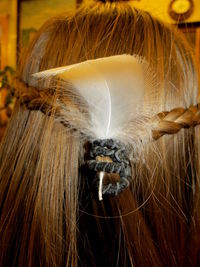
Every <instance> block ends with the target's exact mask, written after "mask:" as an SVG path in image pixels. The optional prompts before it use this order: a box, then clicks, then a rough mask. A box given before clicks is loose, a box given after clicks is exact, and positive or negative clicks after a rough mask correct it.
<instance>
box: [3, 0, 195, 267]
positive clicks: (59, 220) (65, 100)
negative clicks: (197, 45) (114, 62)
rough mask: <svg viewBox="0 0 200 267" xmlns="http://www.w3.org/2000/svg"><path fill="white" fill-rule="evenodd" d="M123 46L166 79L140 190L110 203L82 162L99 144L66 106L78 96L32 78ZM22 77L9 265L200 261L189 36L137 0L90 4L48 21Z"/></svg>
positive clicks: (141, 163) (8, 138) (6, 235)
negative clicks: (73, 124)
mask: <svg viewBox="0 0 200 267" xmlns="http://www.w3.org/2000/svg"><path fill="white" fill-rule="evenodd" d="M104 2H105V3H104ZM121 54H131V55H138V56H141V57H144V58H145V60H146V61H147V62H148V63H149V65H150V67H151V68H152V70H153V71H154V73H156V74H157V77H158V78H159V83H158V88H156V89H155V90H156V92H158V94H156V97H157V98H158V99H157V100H156V103H158V104H157V105H153V103H155V102H154V98H155V95H154V94H152V95H151V96H150V97H151V98H152V99H150V103H152V107H149V110H150V112H151V110H152V114H151V115H152V118H153V119H154V122H155V128H154V130H153V131H152V129H150V130H149V131H150V133H151V136H152V140H151V142H148V143H141V145H139V146H138V147H137V153H136V154H135V155H134V157H133V158H132V159H131V173H132V177H131V181H130V186H129V187H128V188H127V189H125V190H123V191H122V192H121V193H120V194H119V195H117V196H110V195H105V197H104V199H103V201H99V200H98V198H97V197H96V193H95V192H96V184H95V181H94V179H93V176H92V174H91V173H90V171H88V169H86V168H83V167H82V166H83V165H84V161H85V151H86V150H87V147H85V145H86V144H87V141H88V140H87V138H84V137H82V136H81V134H80V132H79V131H78V130H76V129H72V128H70V122H69V123H67V119H66V117H65V116H66V114H67V112H63V108H66V107H67V105H74V103H73V101H72V99H73V98H72V97H70V96H69V95H67V93H66V92H65V91H64V89H63V87H62V85H61V84H60V82H59V81H56V82H52V83H51V81H48V82H46V81H40V80H39V81H38V80H36V79H35V78H34V77H33V76H32V74H34V73H36V72H39V71H43V70H46V69H50V68H56V67H60V66H66V65H70V64H74V63H79V62H82V61H85V60H89V59H96V58H101V57H108V56H112V55H121ZM17 76H18V79H17V80H16V81H15V87H16V91H15V94H16V95H17V97H18V101H16V104H15V108H14V111H13V114H12V117H11V119H10V121H9V125H8V127H7V130H6V133H5V136H4V138H3V140H2V143H1V147H0V266H6V267H9V266H16V267H22V266H27V267H35V266H45V267H61V266H67V267H77V266H81V267H84V266H97V267H98V266H124V267H128V266H136V267H137V266H141V267H146V266H155V267H156V266H157V267H162V266H163V267H164V266H166V267H167V266H172V267H173V266H178V267H185V266H199V264H200V258H199V252H200V242H199V239H198V236H199V234H200V225H199V221H200V215H199V210H200V183H199V178H198V177H199V167H200V166H199V162H200V160H199V151H200V141H199V136H200V127H199V126H196V125H197V124H199V106H198V105H197V94H198V80H197V71H196V65H195V61H194V57H193V54H192V51H191V49H190V47H189V45H188V44H187V42H186V41H185V39H184V38H183V36H182V35H181V33H179V32H178V30H176V29H175V28H173V27H171V26H168V25H165V23H163V22H161V21H159V20H158V19H156V18H154V17H152V16H151V15H150V14H149V13H148V12H145V11H141V10H137V9H135V8H134V7H133V6H132V5H131V3H129V2H128V1H119V2H117V1H90V2H89V3H88V4H86V3H85V4H84V5H83V6H81V7H80V8H79V9H77V10H76V11H74V12H73V13H68V14H66V15H63V16H59V17H58V18H54V19H51V20H49V21H48V22H46V23H45V24H44V25H43V26H42V27H41V29H40V30H39V31H38V33H37V34H36V36H35V38H34V40H33V41H32V42H31V44H30V45H29V47H28V49H27V50H26V51H25V52H24V53H23V56H22V57H21V61H20V63H19V68H18V74H17ZM49 82H50V83H51V84H50V85H49ZM62 89H63V90H62ZM58 100H59V101H58ZM75 108H78V107H76V106H75ZM60 122H61V123H60ZM141 126H142V127H148V125H147V124H145V118H141V119H140V121H139V122H138V128H137V127H136V129H135V131H136V133H137V134H142V133H140V132H139V130H138V129H141ZM191 126H196V127H191ZM137 131H138V132H137ZM94 189H95V190H94Z"/></svg>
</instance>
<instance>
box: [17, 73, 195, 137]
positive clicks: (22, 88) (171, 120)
mask: <svg viewBox="0 0 200 267" xmlns="http://www.w3.org/2000/svg"><path fill="white" fill-rule="evenodd" d="M12 93H13V94H14V95H15V97H16V98H17V99H18V100H19V101H20V102H21V103H22V104H24V105H25V106H26V108H28V109H30V110H41V111H42V112H43V113H44V114H47V115H51V114H52V113H53V114H54V116H55V117H57V118H58V120H59V121H60V123H62V124H63V125H64V126H67V127H70V122H68V121H66V119H65V117H64V116H63V112H62V107H61V105H59V103H58V105H56V106H55V103H53V100H52V98H53V95H54V90H53V89H50V88H45V91H44V88H42V89H40V88H35V87H32V86H29V85H28V84H26V83H25V82H23V81H22V80H20V79H18V78H15V79H14V80H13V86H12ZM59 100H60V99H59ZM57 101H58V99H57ZM53 110H54V112H52V111H53ZM153 120H155V121H156V122H157V123H156V126H155V128H154V129H153V130H152V137H153V139H154V140H157V139H159V138H160V137H162V136H163V135H165V134H175V133H177V132H179V131H180V130H181V129H182V128H189V127H194V126H196V125H198V124H200V104H197V105H196V106H190V107H189V108H181V107H180V108H174V109H172V110H170V111H163V112H160V113H158V114H157V115H156V116H155V117H154V118H153ZM70 128H71V127H70Z"/></svg>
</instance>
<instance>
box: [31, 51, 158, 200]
mask: <svg viewBox="0 0 200 267" xmlns="http://www.w3.org/2000/svg"><path fill="white" fill-rule="evenodd" d="M33 76H34V77H35V78H43V79H48V78H50V79H51V80H53V79H54V80H55V79H59V82H60V83H61V84H62V90H63V91H62V92H65V93H66V95H68V96H72V97H73V100H74V102H76V105H77V107H78V109H79V110H82V112H79V113H77V110H76V111H75V110H74V108H73V107H72V108H70V109H69V108H68V107H66V108H67V112H66V116H67V117H68V121H69V122H70V123H71V124H72V125H73V126H74V128H76V129H78V130H79V131H80V132H81V133H83V134H84V135H85V136H86V137H87V138H88V140H95V141H92V151H91V160H90V161H89V162H88V167H89V168H90V169H93V170H95V171H97V172H99V199H100V200H101V199H102V194H115V195H117V194H118V193H119V192H121V191H122V189H124V188H125V187H127V186H128V185H129V177H130V173H131V172H130V166H129V163H128V157H127V154H126V149H125V146H124V145H123V143H126V144H127V147H128V146H129V147H131V146H134V145H135V143H134V142H135V140H136V139H138V140H140V134H138V136H137V135H136V134H135V124H137V120H138V117H139V120H140V119H141V115H144V113H143V110H142V108H141V107H142V106H144V101H145V92H146V89H147V87H148V89H149V88H151V89H152V87H153V86H154V85H155V84H154V82H153V80H152V76H153V75H152V72H151V71H150V69H149V68H148V65H147V63H146V62H145V61H144V60H143V59H142V58H140V57H138V56H133V55H116V56H110V57H105V58H98V59H94V60H87V61H84V62H81V63H78V64H74V65H70V66H64V67H60V68H55V69H50V70H46V71H42V72H39V73H36V74H34V75H33ZM145 77H148V79H147V80H145ZM138 124H139V123H138ZM140 124H141V123H140ZM133 140H134V141H133ZM111 144H112V145H111ZM122 152H123V153H122ZM99 153H100V154H99ZM123 154H124V155H123ZM122 155H123V156H122ZM107 173H111V174H112V175H111V176H112V177H113V176H114V174H113V173H115V176H116V174H118V176H119V177H118V179H117V182H112V183H111V182H109V183H108V184H107V185H106V179H104V178H106V177H107V176H108V175H107ZM104 176H105V177H104ZM103 181H104V183H103Z"/></svg>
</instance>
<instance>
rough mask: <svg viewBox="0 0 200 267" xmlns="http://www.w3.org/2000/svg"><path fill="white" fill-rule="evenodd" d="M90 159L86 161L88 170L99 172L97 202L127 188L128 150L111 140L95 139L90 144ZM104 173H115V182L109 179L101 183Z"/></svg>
mask: <svg viewBox="0 0 200 267" xmlns="http://www.w3.org/2000/svg"><path fill="white" fill-rule="evenodd" d="M90 157H91V159H90V160H88V161H87V165H88V168H89V169H91V170H94V171H96V172H99V176H100V180H99V192H98V193H99V200H102V195H104V194H110V195H118V194H119V193H120V192H121V191H123V190H124V189H125V188H127V187H128V186H129V183H130V177H131V166H130V161H129V158H128V148H127V147H126V146H125V145H124V144H122V143H121V142H119V141H117V140H113V139H97V140H94V141H92V142H91V150H90ZM104 173H115V174H118V177H117V175H116V176H115V178H116V179H115V181H112V179H109V180H108V181H107V183H103V178H104V175H103V174H104Z"/></svg>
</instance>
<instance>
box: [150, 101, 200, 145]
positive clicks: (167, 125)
mask: <svg viewBox="0 0 200 267" xmlns="http://www.w3.org/2000/svg"><path fill="white" fill-rule="evenodd" d="M156 117H157V118H158V120H159V122H158V125H157V126H156V128H155V129H154V130H153V132H152V136H153V139H155V140H157V139H158V138H160V137H161V136H163V135H165V134H175V133H177V132H179V131H180V130H181V129H182V128H189V127H194V126H196V125H197V124H200V104H197V105H196V106H190V107H189V108H185V109H184V108H174V109H172V110H170V111H165V112H161V113H159V114H157V115H156Z"/></svg>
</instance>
